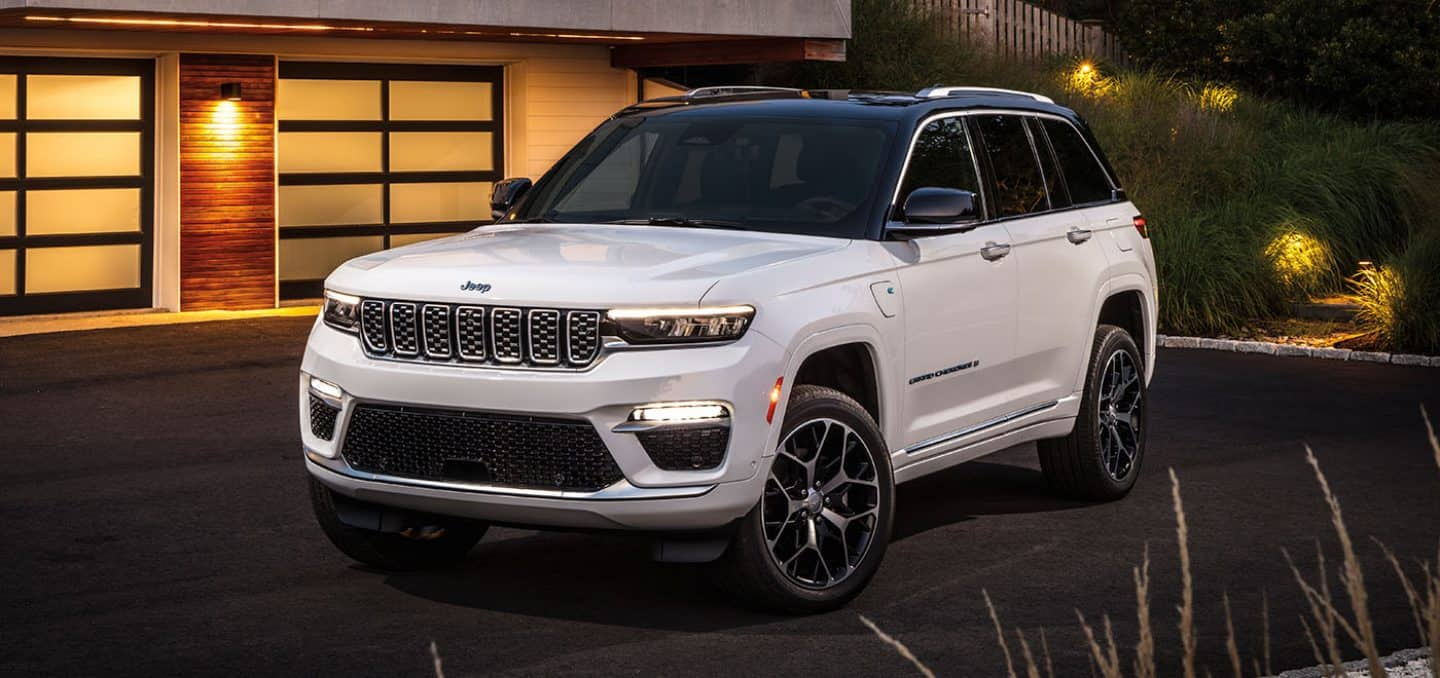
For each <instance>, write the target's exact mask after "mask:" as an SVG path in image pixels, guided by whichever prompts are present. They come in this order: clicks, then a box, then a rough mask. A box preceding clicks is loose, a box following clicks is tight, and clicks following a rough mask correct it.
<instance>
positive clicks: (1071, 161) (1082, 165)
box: [1041, 118, 1110, 205]
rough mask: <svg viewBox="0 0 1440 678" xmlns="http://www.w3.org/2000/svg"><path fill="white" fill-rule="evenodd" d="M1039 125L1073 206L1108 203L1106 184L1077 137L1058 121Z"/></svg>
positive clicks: (1097, 166) (1098, 166)
mask: <svg viewBox="0 0 1440 678" xmlns="http://www.w3.org/2000/svg"><path fill="white" fill-rule="evenodd" d="M1041 124H1042V125H1043V126H1044V127H1045V132H1046V136H1048V137H1050V147H1051V148H1054V149H1055V158H1056V159H1057V160H1059V162H1060V169H1061V170H1062V171H1064V172H1065V185H1066V186H1068V187H1069V188H1070V198H1071V200H1073V201H1074V202H1075V204H1077V205H1083V204H1085V203H1091V202H1102V201H1106V200H1109V199H1110V180H1109V179H1107V178H1106V177H1105V170H1104V169H1103V168H1102V167H1101V166H1100V162H1099V161H1098V160H1096V159H1095V154H1094V153H1091V152H1090V147H1089V146H1087V145H1086V144H1085V140H1084V139H1083V138H1081V136H1080V133H1079V132H1078V131H1076V130H1075V128H1074V127H1072V126H1071V125H1070V123H1067V122H1062V121H1060V120H1051V119H1049V118H1046V119H1044V120H1042V121H1041Z"/></svg>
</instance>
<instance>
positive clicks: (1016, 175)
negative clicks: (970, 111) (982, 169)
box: [975, 115, 1050, 217]
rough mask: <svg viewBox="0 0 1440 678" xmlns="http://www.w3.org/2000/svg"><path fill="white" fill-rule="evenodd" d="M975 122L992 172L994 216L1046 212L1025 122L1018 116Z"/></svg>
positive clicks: (1042, 183)
mask: <svg viewBox="0 0 1440 678" xmlns="http://www.w3.org/2000/svg"><path fill="white" fill-rule="evenodd" d="M975 122H976V125H977V126H978V127H979V128H980V138H981V140H982V143H983V146H982V148H983V149H984V152H985V154H986V155H988V156H990V166H991V167H992V168H993V169H994V170H995V210H996V214H997V215H998V216H1002V217H1010V216H1015V215H1017V214H1026V213H1029V212H1042V211H1044V210H1047V209H1050V203H1049V200H1048V198H1047V197H1046V195H1045V180H1044V179H1043V178H1042V177H1041V176H1040V165H1039V164H1037V163H1038V161H1037V160H1036V158H1035V149H1033V148H1031V147H1030V136H1029V135H1028V134H1026V133H1025V119H1024V118H1022V117H1020V116H1018V115H985V116H977V117H976V118H975Z"/></svg>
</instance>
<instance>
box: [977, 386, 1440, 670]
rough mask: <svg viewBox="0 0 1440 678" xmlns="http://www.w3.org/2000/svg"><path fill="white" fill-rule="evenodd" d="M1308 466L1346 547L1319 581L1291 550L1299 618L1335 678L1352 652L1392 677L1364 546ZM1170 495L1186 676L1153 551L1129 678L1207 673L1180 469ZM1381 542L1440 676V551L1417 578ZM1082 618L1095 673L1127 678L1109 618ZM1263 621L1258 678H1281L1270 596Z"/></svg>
mask: <svg viewBox="0 0 1440 678" xmlns="http://www.w3.org/2000/svg"><path fill="white" fill-rule="evenodd" d="M1420 418H1421V420H1422V421H1423V422H1424V424H1425V432H1426V437H1427V440H1428V441H1429V443H1430V448H1431V450H1432V451H1433V453H1434V455H1435V464H1436V467H1437V469H1440V440H1437V436H1436V433H1435V427H1434V424H1433V423H1432V422H1431V421H1430V415H1429V413H1428V412H1426V410H1425V407H1424V405H1421V406H1420ZM1305 460H1306V463H1308V464H1309V465H1310V468H1311V470H1312V471H1313V472H1314V474H1315V481H1316V484H1317V485H1318V486H1319V487H1320V492H1321V495H1322V496H1323V497H1324V499H1325V504H1326V506H1327V508H1328V510H1329V513H1330V523H1331V527H1332V529H1333V530H1334V531H1335V536H1336V538H1337V539H1338V541H1339V547H1340V562H1339V564H1338V565H1337V566H1336V567H1335V568H1334V569H1333V570H1332V569H1331V567H1330V565H1329V564H1328V561H1327V560H1326V556H1325V551H1324V549H1323V548H1322V547H1321V546H1320V543H1319V541H1318V540H1317V541H1316V545H1315V548H1316V566H1315V573H1314V575H1313V576H1310V575H1306V574H1304V573H1302V572H1301V570H1300V568H1299V567H1298V566H1297V565H1296V564H1295V561H1294V559H1292V558H1291V556H1290V554H1289V552H1287V551H1285V550H1283V549H1282V551H1281V552H1282V554H1283V555H1284V557H1285V561H1286V563H1287V564H1288V565H1289V568H1290V571H1291V573H1292V575H1293V576H1294V579H1295V583H1296V585H1297V586H1299V587H1300V591H1301V593H1302V594H1303V598H1304V600H1305V603H1306V609H1305V610H1304V611H1302V612H1301V613H1300V616H1299V620H1300V624H1301V627H1302V629H1303V630H1304V633H1305V636H1306V639H1307V641H1308V643H1309V645H1310V648H1311V651H1312V653H1313V655H1314V657H1315V663H1316V664H1317V665H1318V666H1319V667H1320V669H1321V673H1322V674H1323V675H1324V676H1327V678H1345V676H1347V673H1346V670H1345V668H1344V664H1345V658H1346V656H1347V654H1351V653H1359V654H1360V655H1361V656H1362V657H1363V659H1364V661H1365V665H1366V668H1367V670H1368V672H1369V674H1370V676H1372V677H1378V676H1384V675H1386V671H1385V667H1384V664H1383V658H1382V657H1381V655H1380V649H1379V641H1378V639H1377V638H1376V636H1375V623H1374V620H1373V618H1372V617H1371V614H1370V601H1369V593H1368V590H1367V588H1366V584H1365V573H1364V569H1363V568H1362V566H1361V564H1360V557H1359V555H1358V553H1357V551H1356V548H1355V543H1354V540H1353V539H1352V538H1351V535H1350V529H1349V528H1348V527H1347V526H1346V524H1345V517H1344V512H1343V511H1342V510H1341V506H1340V500H1339V498H1338V497H1337V496H1336V495H1335V493H1334V491H1333V490H1332V489H1331V487H1330V482H1329V479H1328V478H1327V477H1326V476H1325V472H1324V470H1323V469H1322V468H1321V466H1320V462H1319V460H1318V459H1316V457H1315V453H1314V451H1313V450H1311V449H1310V447H1309V446H1308V445H1307V446H1306V447H1305ZM1170 487H1171V498H1172V502H1173V505H1174V512H1175V534H1176V538H1177V541H1178V549H1179V555H1180V582H1181V592H1180V594H1181V595H1180V600H1181V602H1180V605H1179V607H1178V608H1177V609H1176V613H1177V617H1178V621H1177V627H1178V629H1179V632H1180V646H1181V648H1180V649H1181V665H1180V666H1179V667H1178V670H1176V669H1174V668H1171V667H1161V666H1159V665H1158V662H1157V660H1156V652H1155V637H1154V632H1153V628H1154V626H1153V624H1154V620H1153V619H1152V614H1151V609H1150V595H1151V589H1150V551H1149V547H1148V546H1147V547H1146V549H1145V553H1144V557H1143V559H1142V561H1141V564H1140V565H1138V566H1136V567H1135V568H1134V569H1133V571H1132V574H1133V579H1134V583H1135V611H1136V621H1137V629H1138V638H1137V640H1136V642H1135V645H1134V646H1133V650H1132V651H1133V660H1132V662H1131V664H1130V671H1129V675H1131V676H1134V677H1135V678H1155V677H1156V676H1162V675H1182V676H1185V677H1186V678H1194V677H1195V676H1196V675H1197V667H1196V653H1197V646H1196V632H1195V626H1196V622H1195V615H1194V594H1193V586H1194V579H1193V577H1192V573H1191V570H1190V545H1189V529H1188V526H1187V523H1186V519H1185V506H1184V502H1183V500H1182V498H1181V493H1180V479H1179V477H1178V476H1177V475H1176V474H1175V471H1174V469H1171V470H1170ZM1374 541H1375V544H1376V545H1377V546H1378V547H1379V549H1380V550H1381V552H1382V553H1383V554H1384V557H1385V561H1386V562H1387V563H1388V564H1389V566H1390V569H1391V570H1392V571H1393V573H1394V575H1395V577H1396V578H1397V579H1398V580H1399V582H1400V585H1401V587H1402V588H1403V589H1404V591H1405V596H1406V600H1407V602H1408V604H1409V608H1410V615H1411V620H1412V622H1413V623H1414V625H1415V632H1416V635H1417V636H1418V637H1419V638H1420V641H1421V643H1422V644H1423V646H1424V647H1425V648H1428V649H1429V650H1430V660H1429V661H1430V667H1431V671H1432V673H1436V672H1437V668H1440V657H1437V656H1436V650H1437V648H1440V565H1437V564H1440V551H1437V554H1436V559H1435V560H1434V561H1429V560H1423V561H1420V562H1419V563H1418V566H1417V567H1418V570H1419V572H1418V573H1416V572H1413V571H1411V570H1408V569H1407V568H1406V567H1405V566H1404V565H1403V564H1402V563H1401V562H1400V559H1399V558H1398V557H1397V556H1396V555H1395V553H1394V552H1393V551H1391V550H1390V548H1389V547H1388V546H1386V545H1385V544H1383V543H1382V542H1380V541H1379V540H1374ZM1417 575H1418V576H1417ZM1332 577H1334V578H1335V579H1336V581H1338V582H1339V583H1340V587H1341V591H1342V592H1343V596H1344V600H1343V601H1342V600H1340V599H1339V598H1338V597H1337V595H1336V592H1335V591H1333V590H1332V589H1331V586H1330V581H1331V579H1332ZM984 598H985V607H986V609H987V610H988V611H989V614H990V620H991V623H992V624H993V626H994V628H995V635H996V639H997V640H998V642H999V644H1000V648H1001V651H1002V652H1003V653H1004V655H1005V665H1006V672H1007V675H1008V676H1009V678H1018V676H1017V673H1016V665H1015V662H1014V660H1013V658H1012V656H1011V653H1010V649H1009V645H1008V644H1007V643H1006V640H1005V630H1004V625H1003V624H1002V623H1001V620H1000V615H999V614H998V612H997V611H996V608H995V605H994V603H993V601H991V599H990V595H989V593H988V592H986V593H985V595H984ZM1222 603H1223V608H1224V611H1225V620H1224V623H1225V657H1226V661H1227V662H1228V664H1229V666H1228V667H1227V668H1228V669H1229V672H1230V673H1231V674H1233V675H1234V676H1235V677H1236V678H1242V677H1243V676H1244V675H1245V669H1244V667H1245V661H1244V659H1243V658H1242V657H1241V654H1240V647H1239V641H1238V639H1237V637H1236V633H1235V623H1234V615H1233V614H1232V609H1231V605H1230V596H1229V594H1228V593H1226V594H1224V596H1223V598H1222ZM1075 616H1076V618H1077V619H1078V620H1079V625H1080V630H1081V632H1082V634H1083V635H1084V637H1085V645H1086V648H1087V649H1088V652H1089V657H1090V663H1091V669H1092V673H1093V674H1094V675H1098V676H1101V678H1124V676H1125V675H1126V672H1125V670H1124V669H1125V666H1124V662H1123V660H1122V657H1121V653H1120V649H1119V645H1118V644H1117V643H1116V640H1115V635H1114V631H1113V628H1112V625H1111V622H1110V617H1109V615H1102V616H1101V618H1100V619H1101V622H1100V628H1099V630H1097V629H1096V628H1095V627H1094V626H1092V625H1091V624H1090V622H1089V621H1088V620H1087V619H1086V617H1085V614H1084V612H1082V611H1080V610H1078V609H1077V610H1076V611H1075ZM1260 618H1261V643H1260V655H1259V656H1255V657H1251V658H1250V662H1249V664H1250V669H1251V675H1254V676H1272V675H1275V673H1274V667H1273V666H1272V665H1271V656H1270V602H1269V596H1268V595H1266V594H1263V593H1262V597H1261V608H1260ZM1014 631H1015V634H1016V638H1018V639H1020V642H1021V647H1022V652H1021V654H1020V658H1021V662H1022V663H1021V664H1020V666H1019V668H1020V669H1021V670H1022V671H1023V672H1024V674H1025V676H1027V677H1029V678H1039V675H1040V673H1039V671H1040V666H1039V664H1037V662H1036V661H1035V659H1034V657H1033V656H1032V655H1031V653H1030V652H1029V649H1028V647H1027V646H1026V645H1025V640H1024V638H1025V636H1024V635H1023V632H1022V631H1021V629H1019V628H1016V629H1014ZM1039 631H1040V633H1041V636H1040V637H1041V638H1042V639H1043V638H1044V629H1040V630H1039ZM1045 655H1046V659H1045V670H1046V674H1047V675H1051V676H1053V667H1052V666H1051V665H1050V660H1049V651H1048V647H1047V650H1046V653H1045ZM1204 673H1205V675H1206V676H1210V675H1212V674H1211V672H1210V671H1209V670H1205V671H1204Z"/></svg>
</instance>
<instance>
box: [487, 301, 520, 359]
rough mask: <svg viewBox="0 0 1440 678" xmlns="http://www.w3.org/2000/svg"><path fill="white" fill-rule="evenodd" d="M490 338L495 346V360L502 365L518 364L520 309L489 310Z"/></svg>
mask: <svg viewBox="0 0 1440 678" xmlns="http://www.w3.org/2000/svg"><path fill="white" fill-rule="evenodd" d="M490 338H491V341H492V342H493V343H494V344H495V359H496V360H498V361H500V362H502V363H518V362H520V360H521V357H522V355H521V353H520V309H517V308H495V309H491V310H490Z"/></svg>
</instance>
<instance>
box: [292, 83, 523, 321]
mask: <svg viewBox="0 0 1440 678" xmlns="http://www.w3.org/2000/svg"><path fill="white" fill-rule="evenodd" d="M503 74H504V69H503V67H500V66H440V65H411V64H359V63H318V62H282V63H281V64H280V91H279V94H278V99H277V111H278V112H277V120H278V124H279V132H280V134H279V139H278V144H277V145H278V152H277V153H278V157H277V168H278V170H277V171H278V173H279V195H278V198H277V204H278V220H279V253H278V254H279V270H280V297H281V298H282V299H296V298H311V297H318V296H320V292H321V284H322V282H323V278H324V276H325V274H326V273H328V271H329V270H330V269H331V268H333V267H334V266H335V265H337V264H339V263H340V262H342V261H344V260H345V259H348V258H350V257H352V256H356V255H359V254H362V253H365V252H369V251H374V250H379V249H387V248H390V247H394V246H398V245H403V244H406V243H410V242H415V241H418V240H422V239H425V238H428V237H436V236H438V235H443V234H449V233H460V232H464V231H467V230H469V229H472V228H474V227H476V226H478V225H481V224H484V223H489V221H490V208H489V193H490V191H489V189H490V185H491V183H492V182H494V181H497V180H499V179H500V178H502V177H501V175H502V173H503V171H504V157H505V156H504V129H505V124H504V102H503V101H502V87H501V81H502V77H503Z"/></svg>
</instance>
